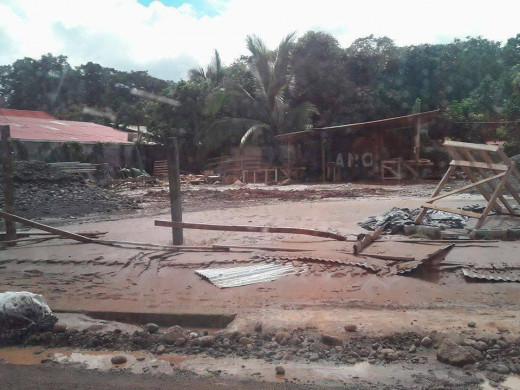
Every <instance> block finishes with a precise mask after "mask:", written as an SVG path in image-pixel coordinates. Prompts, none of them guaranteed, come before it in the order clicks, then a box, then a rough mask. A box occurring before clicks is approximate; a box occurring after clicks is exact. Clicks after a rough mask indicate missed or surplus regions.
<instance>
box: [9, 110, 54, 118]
mask: <svg viewBox="0 0 520 390" xmlns="http://www.w3.org/2000/svg"><path fill="white" fill-rule="evenodd" d="M0 116H14V117H17V118H39V119H56V118H55V117H53V116H52V115H51V114H48V113H46V112H45V111H29V110H13V109H10V108H0Z"/></svg>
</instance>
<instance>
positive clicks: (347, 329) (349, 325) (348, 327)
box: [344, 324, 357, 332]
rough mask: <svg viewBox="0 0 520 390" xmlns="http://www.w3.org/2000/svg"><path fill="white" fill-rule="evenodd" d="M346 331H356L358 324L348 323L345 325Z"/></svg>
mask: <svg viewBox="0 0 520 390" xmlns="http://www.w3.org/2000/svg"><path fill="white" fill-rule="evenodd" d="M344 329H345V331H346V332H355V331H356V330H357V326H356V325H354V324H348V325H345V327H344Z"/></svg>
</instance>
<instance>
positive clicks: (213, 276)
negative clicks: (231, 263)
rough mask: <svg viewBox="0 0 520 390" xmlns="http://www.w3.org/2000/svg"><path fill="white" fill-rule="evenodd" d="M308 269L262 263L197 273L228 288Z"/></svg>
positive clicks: (265, 280) (273, 278)
mask: <svg viewBox="0 0 520 390" xmlns="http://www.w3.org/2000/svg"><path fill="white" fill-rule="evenodd" d="M306 270H307V267H293V266H292V265H290V264H289V265H277V264H262V265H252V266H247V267H232V268H213V269H199V270H196V271H195V273H196V274H197V275H199V276H202V277H204V278H206V279H208V280H209V281H210V282H211V283H213V284H214V285H215V286H217V287H220V288H226V287H239V286H245V285H248V284H253V283H261V282H270V281H272V280H276V279H278V278H281V277H283V276H288V275H294V274H297V273H300V272H304V271H306Z"/></svg>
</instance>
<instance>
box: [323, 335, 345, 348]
mask: <svg viewBox="0 0 520 390" xmlns="http://www.w3.org/2000/svg"><path fill="white" fill-rule="evenodd" d="M321 342H322V343H323V344H325V345H330V346H332V347H337V346H340V345H341V346H342V345H343V340H341V339H340V338H339V337H336V336H331V335H328V334H323V335H321Z"/></svg>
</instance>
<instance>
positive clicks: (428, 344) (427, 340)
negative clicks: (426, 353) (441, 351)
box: [421, 336, 433, 348]
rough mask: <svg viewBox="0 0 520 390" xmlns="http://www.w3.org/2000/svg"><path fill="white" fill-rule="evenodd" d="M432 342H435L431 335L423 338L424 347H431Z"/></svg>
mask: <svg viewBox="0 0 520 390" xmlns="http://www.w3.org/2000/svg"><path fill="white" fill-rule="evenodd" d="M432 344H433V340H432V339H431V338H430V337H428V336H426V337H425V338H423V339H422V340H421V345H422V346H423V347H426V348H429V347H431V346H432Z"/></svg>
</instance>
